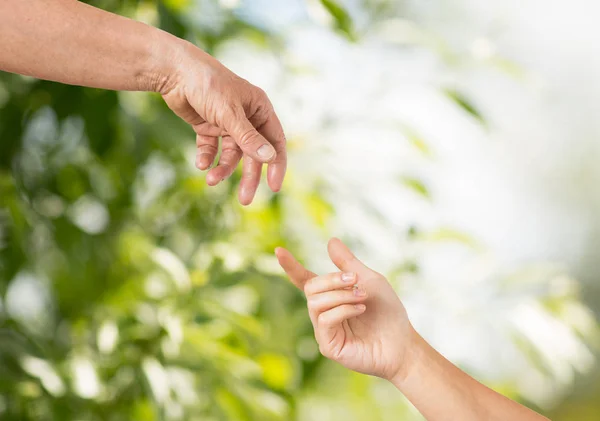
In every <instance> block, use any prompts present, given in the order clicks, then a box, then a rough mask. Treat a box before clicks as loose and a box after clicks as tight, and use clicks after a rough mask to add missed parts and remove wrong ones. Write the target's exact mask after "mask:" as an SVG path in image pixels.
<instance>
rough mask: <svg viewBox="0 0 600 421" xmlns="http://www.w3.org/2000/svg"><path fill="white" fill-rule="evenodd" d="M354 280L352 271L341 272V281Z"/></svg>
mask: <svg viewBox="0 0 600 421" xmlns="http://www.w3.org/2000/svg"><path fill="white" fill-rule="evenodd" d="M353 280H354V274H353V273H342V282H352V281H353Z"/></svg>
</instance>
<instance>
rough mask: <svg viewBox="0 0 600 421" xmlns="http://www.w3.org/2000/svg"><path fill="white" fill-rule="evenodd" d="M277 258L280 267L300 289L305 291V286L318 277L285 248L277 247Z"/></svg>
mask: <svg viewBox="0 0 600 421" xmlns="http://www.w3.org/2000/svg"><path fill="white" fill-rule="evenodd" d="M275 256H277V260H278V261H279V265H280V266H281V267H282V268H283V270H284V271H285V273H286V274H287V276H288V277H289V278H290V281H292V283H293V284H294V285H296V287H298V289H300V290H301V291H304V285H305V284H306V282H307V281H308V280H309V279H311V278H314V277H315V276H317V275H316V274H315V273H314V272H311V271H310V270H308V269H306V268H305V267H304V266H303V265H302V264H301V263H300V262H299V261H298V260H296V258H295V257H294V256H293V255H292V253H290V252H289V251H288V250H286V249H284V248H283V247H277V248H276V249H275Z"/></svg>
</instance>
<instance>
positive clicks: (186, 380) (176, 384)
mask: <svg viewBox="0 0 600 421" xmlns="http://www.w3.org/2000/svg"><path fill="white" fill-rule="evenodd" d="M166 371H167V376H168V377H169V384H170V386H171V389H172V390H173V392H175V395H176V396H177V400H178V401H179V402H180V403H182V404H183V405H193V404H195V403H197V402H198V401H199V397H198V394H197V393H196V381H195V377H194V373H193V372H191V371H190V370H186V369H183V368H180V367H168V368H167V369H166Z"/></svg>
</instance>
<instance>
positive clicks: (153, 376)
mask: <svg viewBox="0 0 600 421" xmlns="http://www.w3.org/2000/svg"><path fill="white" fill-rule="evenodd" d="M142 369H143V370H144V374H145V376H146V379H148V383H149V384H150V389H151V390H152V394H153V395H154V398H155V399H156V401H157V402H158V403H161V404H162V403H164V402H165V401H166V400H167V399H168V397H169V391H170V388H169V378H168V376H167V372H166V371H165V368H164V367H163V366H162V365H161V364H160V363H159V362H158V361H156V360H155V359H154V358H145V359H144V361H142Z"/></svg>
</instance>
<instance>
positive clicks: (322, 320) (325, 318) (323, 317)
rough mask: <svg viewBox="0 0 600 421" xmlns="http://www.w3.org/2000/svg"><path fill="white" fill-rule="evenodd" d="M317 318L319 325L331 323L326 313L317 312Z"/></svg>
mask: <svg viewBox="0 0 600 421" xmlns="http://www.w3.org/2000/svg"><path fill="white" fill-rule="evenodd" d="M317 320H318V322H319V324H320V325H324V326H329V324H330V323H331V318H330V317H329V316H328V315H327V313H321V314H319V317H317Z"/></svg>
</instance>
